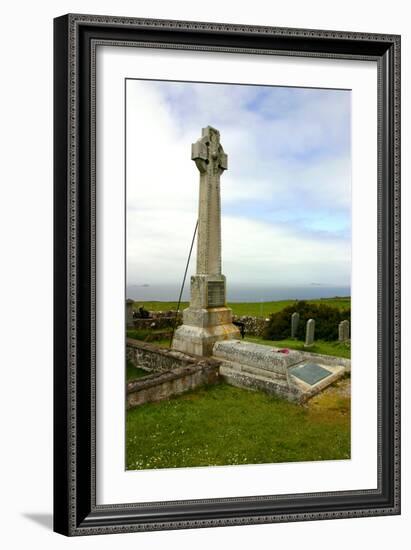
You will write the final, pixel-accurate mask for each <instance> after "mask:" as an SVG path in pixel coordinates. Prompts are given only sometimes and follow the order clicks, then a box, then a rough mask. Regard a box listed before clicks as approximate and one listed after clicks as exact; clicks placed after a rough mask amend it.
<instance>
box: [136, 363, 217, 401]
mask: <svg viewBox="0 0 411 550" xmlns="http://www.w3.org/2000/svg"><path fill="white" fill-rule="evenodd" d="M218 381H219V363H218V362H216V361H200V362H198V363H197V364H193V365H189V366H184V367H177V368H175V369H173V370H170V371H167V372H162V373H156V374H151V375H149V376H144V377H143V378H140V379H138V380H133V381H132V382H129V383H128V384H127V408H128V409H131V408H133V407H137V406H138V405H142V404H143V403H149V402H154V401H162V400H163V399H168V398H169V397H171V396H173V395H180V394H182V393H184V392H186V391H189V390H193V389H195V388H198V387H199V386H203V385H205V384H215V383H217V382H218Z"/></svg>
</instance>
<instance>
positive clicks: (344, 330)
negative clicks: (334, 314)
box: [338, 320, 350, 342]
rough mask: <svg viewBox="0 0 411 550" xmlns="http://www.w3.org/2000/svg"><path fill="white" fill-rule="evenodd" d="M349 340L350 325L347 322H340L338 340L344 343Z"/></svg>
mask: <svg viewBox="0 0 411 550" xmlns="http://www.w3.org/2000/svg"><path fill="white" fill-rule="evenodd" d="M349 338H350V323H349V321H347V320H345V321H341V323H340V324H339V325H338V340H339V341H340V342H344V341H345V340H349Z"/></svg>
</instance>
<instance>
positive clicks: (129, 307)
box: [126, 299, 134, 328]
mask: <svg viewBox="0 0 411 550" xmlns="http://www.w3.org/2000/svg"><path fill="white" fill-rule="evenodd" d="M133 303H134V302H133V300H130V299H127V300H126V325H127V328H134V321H133Z"/></svg>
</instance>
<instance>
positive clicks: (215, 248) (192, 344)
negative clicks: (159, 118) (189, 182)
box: [173, 126, 240, 356]
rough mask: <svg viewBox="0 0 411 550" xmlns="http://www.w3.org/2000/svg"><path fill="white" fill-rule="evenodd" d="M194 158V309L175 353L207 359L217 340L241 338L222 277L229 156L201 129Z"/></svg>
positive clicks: (213, 134) (211, 132) (214, 135)
mask: <svg viewBox="0 0 411 550" xmlns="http://www.w3.org/2000/svg"><path fill="white" fill-rule="evenodd" d="M191 159H192V160H193V161H194V162H195V163H196V166H197V168H198V170H199V172H200V199H199V208H198V236H197V273H196V275H193V276H192V277H191V299H190V306H189V307H188V308H187V309H185V310H184V312H183V324H182V325H181V326H180V327H179V328H178V329H177V330H176V332H175V334H174V338H173V349H176V350H179V351H182V352H185V353H191V354H194V355H201V356H207V355H211V354H212V350H213V346H214V344H215V342H217V341H218V340H228V339H231V338H239V337H240V333H239V330H238V329H237V327H235V326H234V325H233V324H232V312H231V309H230V308H228V307H227V306H226V280H225V276H224V275H223V274H222V273H221V206H220V176H221V174H222V173H223V171H224V170H226V169H227V155H226V154H225V153H224V150H223V147H222V145H221V143H220V133H219V131H218V130H216V129H215V128H212V127H211V126H207V128H203V131H202V136H201V138H200V139H199V140H198V141H196V142H195V143H193V144H192V149H191Z"/></svg>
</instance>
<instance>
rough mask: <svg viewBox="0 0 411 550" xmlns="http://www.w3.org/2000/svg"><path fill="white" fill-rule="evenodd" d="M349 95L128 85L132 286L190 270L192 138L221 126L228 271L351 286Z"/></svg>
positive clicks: (261, 278)
mask: <svg viewBox="0 0 411 550" xmlns="http://www.w3.org/2000/svg"><path fill="white" fill-rule="evenodd" d="M350 100H351V98H350V92H349V91H346V90H325V89H321V90H319V89H305V88H286V87H268V86H243V85H231V84H228V85H225V84H205V83H182V82H159V81H138V80H134V81H128V82H127V111H126V112H127V213H128V218H127V220H128V221H127V238H128V250H127V264H128V272H127V279H128V284H144V283H148V284H151V283H159V282H165V283H167V282H172V281H174V279H176V278H177V280H179V279H180V278H181V270H182V268H183V264H184V258H185V257H186V254H187V247H188V245H189V241H190V237H191V233H192V226H193V222H194V223H195V219H196V215H197V212H196V210H197V201H198V171H197V170H196V168H195V165H194V163H193V162H192V161H191V160H190V150H191V143H192V142H194V141H196V140H197V139H198V138H199V137H200V135H201V128H203V127H205V126H207V125H211V126H214V127H216V128H218V129H219V130H220V134H221V142H222V144H223V147H224V149H225V151H226V153H227V154H228V170H227V171H226V172H225V173H224V174H223V176H222V178H221V195H222V236H223V272H224V273H225V275H226V276H227V279H228V278H230V279H231V280H232V281H234V282H235V283H236V284H243V283H244V284H245V283H246V282H249V281H250V277H251V278H252V279H253V281H255V284H256V285H258V284H261V285H266V284H274V285H275V284H278V285H280V286H281V285H285V284H290V285H305V284H307V285H310V284H313V283H315V284H322V285H331V286H340V285H341V286H348V285H349V284H350V272H351V265H350V249H351V243H350V241H351V151H350V147H351V145H350V141H351V140H350V135H351V129H350V124H351V114H350V110H351V106H350ZM142 159H144V161H143V163H142V162H141V160H142ZM142 164H144V168H142ZM142 170H143V171H142ZM159 240H163V241H164V240H165V242H166V243H167V246H163V245H161V243H159V242H158V241H159ZM138 258H139V259H138ZM143 258H144V259H143ZM194 265H195V264H194V263H192V268H191V271H193V269H194ZM156 266H157V267H156ZM159 266H162V268H164V269H161V273H159ZM143 273H144V275H142V274H143Z"/></svg>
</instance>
